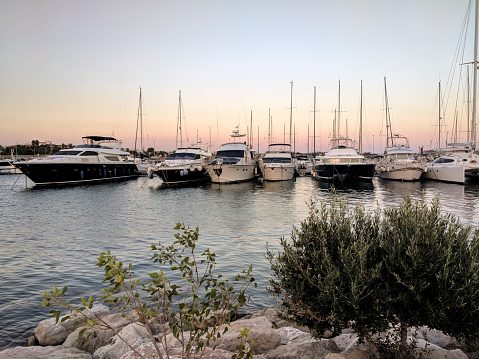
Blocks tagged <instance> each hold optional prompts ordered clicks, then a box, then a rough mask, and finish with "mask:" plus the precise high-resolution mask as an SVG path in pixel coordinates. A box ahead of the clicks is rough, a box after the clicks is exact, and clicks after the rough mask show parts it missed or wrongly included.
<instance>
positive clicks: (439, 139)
mask: <svg viewBox="0 0 479 359" xmlns="http://www.w3.org/2000/svg"><path fill="white" fill-rule="evenodd" d="M473 113H474V110H473ZM437 142H438V146H437V147H438V148H441V81H439V137H438V141H437Z"/></svg>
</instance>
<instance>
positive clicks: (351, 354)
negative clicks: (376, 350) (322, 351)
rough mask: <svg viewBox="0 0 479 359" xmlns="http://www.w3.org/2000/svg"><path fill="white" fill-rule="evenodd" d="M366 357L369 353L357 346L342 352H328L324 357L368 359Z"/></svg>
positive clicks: (332, 358) (327, 358)
mask: <svg viewBox="0 0 479 359" xmlns="http://www.w3.org/2000/svg"><path fill="white" fill-rule="evenodd" d="M368 358H369V355H368V354H367V353H366V352H364V351H362V350H360V349H358V348H350V349H348V350H346V351H344V352H342V353H329V354H327V355H326V357H325V359H368Z"/></svg>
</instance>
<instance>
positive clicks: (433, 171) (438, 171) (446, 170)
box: [422, 163, 466, 183]
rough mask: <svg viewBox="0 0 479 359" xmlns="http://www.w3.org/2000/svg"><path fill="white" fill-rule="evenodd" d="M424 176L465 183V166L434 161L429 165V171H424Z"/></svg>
mask: <svg viewBox="0 0 479 359" xmlns="http://www.w3.org/2000/svg"><path fill="white" fill-rule="evenodd" d="M422 177H423V178H426V179H430V180H435V181H441V182H453V183H464V182H465V180H466V179H465V168H464V166H445V165H440V164H434V163H432V164H430V165H428V166H427V172H424V173H423V175H422Z"/></svg>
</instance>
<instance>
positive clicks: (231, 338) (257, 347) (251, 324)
mask: <svg viewBox="0 0 479 359" xmlns="http://www.w3.org/2000/svg"><path fill="white" fill-rule="evenodd" d="M225 326H226V325H222V326H220V327H218V328H219V332H220V333H222V332H223V330H224V328H225ZM244 328H249V329H250V330H251V334H252V339H253V340H254V352H255V353H257V354H263V353H266V352H268V351H269V350H271V349H274V348H276V347H278V346H279V345H281V336H280V334H279V333H278V332H277V331H276V330H275V329H274V326H273V323H271V321H270V320H268V318H266V317H264V316H261V317H257V318H251V319H241V320H237V321H235V322H232V323H231V324H230V325H229V326H228V331H227V332H226V333H225V334H223V335H221V337H220V338H219V339H217V340H216V341H214V342H210V346H214V345H217V347H218V348H219V349H224V350H228V351H233V352H234V351H235V350H236V346H237V345H239V340H238V338H237V337H238V336H239V335H240V333H239V332H240V330H243V329H244Z"/></svg>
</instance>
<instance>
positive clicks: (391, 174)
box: [378, 135, 427, 181]
mask: <svg viewBox="0 0 479 359" xmlns="http://www.w3.org/2000/svg"><path fill="white" fill-rule="evenodd" d="M390 143H391V146H390V147H387V148H386V150H385V151H384V152H385V154H384V157H383V158H382V159H381V160H380V161H379V163H378V171H379V178H383V179H388V180H396V181H417V180H419V179H420V178H421V175H422V174H423V173H424V172H425V171H426V170H427V169H426V161H425V159H424V158H422V157H417V156H416V155H414V153H413V151H412V150H411V148H410V147H409V141H408V139H407V138H406V137H404V136H399V135H394V136H392V137H391V138H390Z"/></svg>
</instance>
